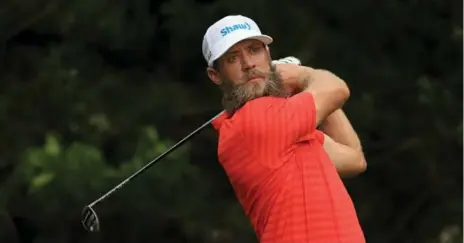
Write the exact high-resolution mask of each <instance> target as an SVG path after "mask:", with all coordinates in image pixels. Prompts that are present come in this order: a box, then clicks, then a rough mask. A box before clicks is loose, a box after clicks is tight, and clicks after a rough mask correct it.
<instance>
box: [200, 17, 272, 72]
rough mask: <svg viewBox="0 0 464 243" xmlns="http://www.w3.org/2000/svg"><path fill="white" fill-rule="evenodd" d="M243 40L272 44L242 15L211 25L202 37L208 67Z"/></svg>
mask: <svg viewBox="0 0 464 243" xmlns="http://www.w3.org/2000/svg"><path fill="white" fill-rule="evenodd" d="M245 39H256V40H259V41H261V42H263V43H264V44H265V45H269V44H271V43H272V38H271V37H270V36H268V35H263V34H261V30H260V29H259V27H258V25H257V24H256V23H255V21H253V20H252V19H250V18H248V17H245V16H242V15H229V16H226V17H224V18H222V19H220V20H218V21H217V22H216V23H214V24H213V25H211V26H210V27H209V28H208V30H206V33H205V36H204V37H203V48H202V49H203V56H204V58H205V60H206V62H207V63H208V66H212V65H213V62H214V61H215V60H216V59H218V58H219V57H221V56H222V55H223V54H224V53H226V51H227V50H229V48H231V47H232V46H233V45H235V44H236V43H238V42H240V41H242V40H245Z"/></svg>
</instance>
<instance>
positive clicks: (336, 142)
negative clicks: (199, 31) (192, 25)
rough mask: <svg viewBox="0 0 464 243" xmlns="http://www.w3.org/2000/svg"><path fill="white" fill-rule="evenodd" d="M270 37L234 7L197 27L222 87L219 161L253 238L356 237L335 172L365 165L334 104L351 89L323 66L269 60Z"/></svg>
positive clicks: (306, 242) (320, 241) (271, 242)
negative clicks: (206, 25)
mask: <svg viewBox="0 0 464 243" xmlns="http://www.w3.org/2000/svg"><path fill="white" fill-rule="evenodd" d="M272 41H273V39H272V38H271V37H270V36H267V35H263V34H262V33H261V31H260V29H259V27H258V25H257V24H256V23H255V22H254V21H253V20H251V19H250V18H247V17H245V16H241V15H233V16H227V17H224V18H222V19H220V20H219V21H217V22H216V23H214V24H213V25H212V26H210V27H209V28H208V30H207V31H206V33H205V35H204V39H203V48H202V49H203V55H204V58H205V59H206V62H207V65H208V67H207V70H206V71H207V74H208V76H209V78H210V79H211V81H213V82H214V83H215V84H217V85H218V86H219V87H220V88H221V89H222V91H223V99H222V105H223V108H224V110H225V113H224V114H223V115H222V116H220V117H219V118H217V119H216V120H215V121H213V126H214V127H215V129H216V130H217V131H218V132H219V144H218V157H219V161H220V163H221V165H222V166H223V167H224V170H225V171H226V173H227V175H228V177H229V180H230V182H231V184H232V186H233V188H234V191H235V193H236V196H237V198H238V199H239V201H240V203H241V204H242V206H243V208H244V210H245V213H246V215H247V216H248V218H249V219H250V221H251V223H252V225H253V228H254V230H255V232H256V235H257V237H258V239H259V241H260V242H261V243H363V242H365V239H364V236H363V232H362V229H361V227H360V224H359V221H358V218H357V215H356V210H355V207H354V205H353V202H352V200H351V198H350V196H349V194H348V192H347V191H346V189H345V186H344V185H343V182H342V180H341V176H354V175H357V174H359V173H361V172H363V171H364V170H365V169H366V162H365V159H364V155H363V152H362V149H361V144H360V141H359V139H358V136H357V135H356V132H355V131H354V129H353V127H352V126H351V124H350V122H349V120H348V119H347V117H346V116H345V114H344V113H343V111H342V110H341V108H342V106H343V105H344V103H345V102H346V100H347V99H348V98H349V95H350V91H349V89H348V87H347V85H346V83H345V82H344V81H343V80H342V79H340V78H339V77H337V76H336V75H334V74H333V73H331V72H329V71H326V70H319V69H312V68H310V67H305V66H300V65H295V64H276V65H274V64H273V63H272V59H271V55H270V50H269V47H268V45H269V44H271V43H272ZM318 127H319V128H320V130H318V129H317V128H318Z"/></svg>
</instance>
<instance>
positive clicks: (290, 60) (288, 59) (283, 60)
mask: <svg viewBox="0 0 464 243" xmlns="http://www.w3.org/2000/svg"><path fill="white" fill-rule="evenodd" d="M272 64H274V65H275V64H296V65H301V61H300V59H298V58H296V57H292V56H289V57H284V58H281V59H279V60H273V61H272Z"/></svg>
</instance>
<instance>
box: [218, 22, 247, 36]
mask: <svg viewBox="0 0 464 243" xmlns="http://www.w3.org/2000/svg"><path fill="white" fill-rule="evenodd" d="M236 30H251V26H250V25H249V24H248V23H247V22H245V23H244V24H234V25H232V26H226V27H224V28H223V29H221V34H222V36H226V35H228V34H230V33H232V32H234V31H236Z"/></svg>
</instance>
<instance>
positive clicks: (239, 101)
mask: <svg viewBox="0 0 464 243" xmlns="http://www.w3.org/2000/svg"><path fill="white" fill-rule="evenodd" d="M270 66H271V68H270V72H269V73H263V72H259V71H257V70H253V71H251V72H249V73H247V75H245V77H243V78H242V80H245V81H243V82H242V83H240V84H234V82H232V81H231V80H228V79H225V78H223V79H222V85H221V89H222V91H223V97H222V106H223V108H224V110H225V111H226V112H227V113H228V114H229V116H232V115H233V114H234V113H235V112H236V111H237V110H238V109H240V108H241V107H242V106H243V105H245V103H246V102H248V101H250V100H253V99H256V98H260V97H264V96H273V97H288V96H290V94H289V93H288V92H287V91H285V89H284V87H283V83H282V79H281V78H280V76H279V74H278V73H277V72H276V68H275V66H274V65H272V64H270ZM255 74H258V75H261V76H264V77H265V80H264V82H246V80H248V78H249V77H250V76H252V75H255Z"/></svg>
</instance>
